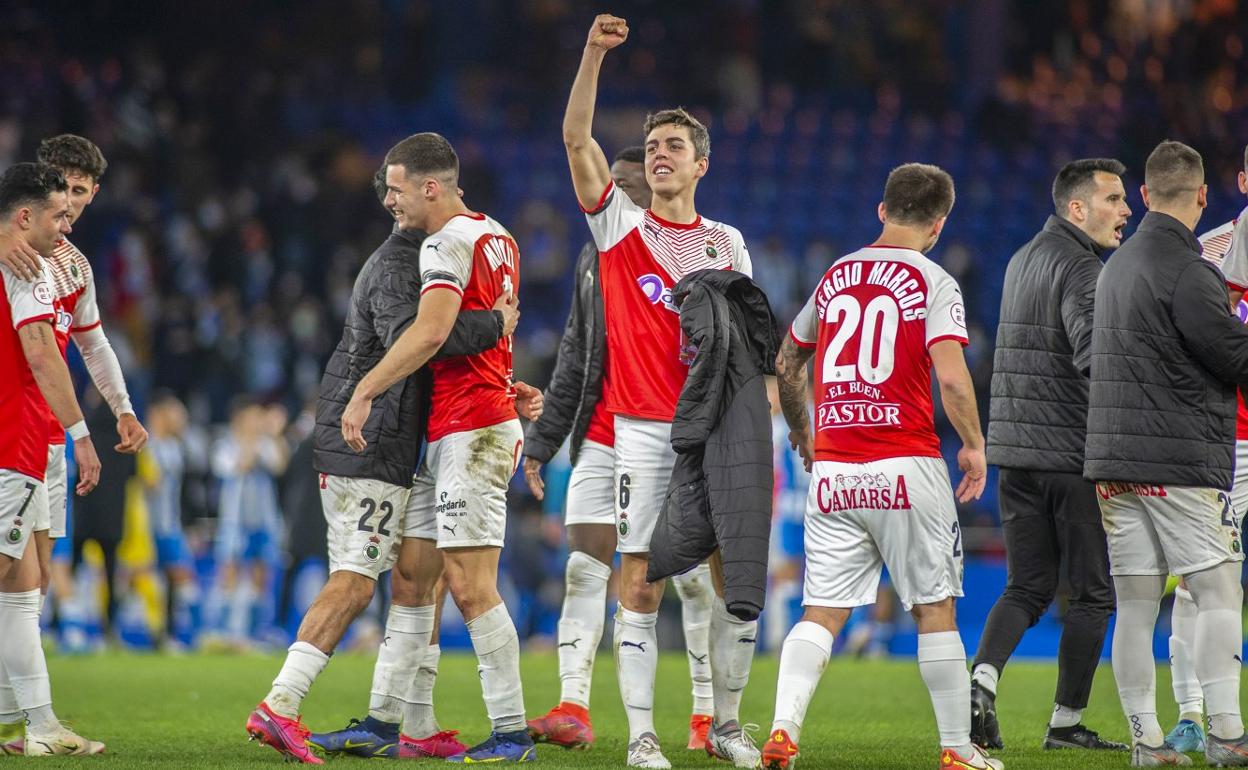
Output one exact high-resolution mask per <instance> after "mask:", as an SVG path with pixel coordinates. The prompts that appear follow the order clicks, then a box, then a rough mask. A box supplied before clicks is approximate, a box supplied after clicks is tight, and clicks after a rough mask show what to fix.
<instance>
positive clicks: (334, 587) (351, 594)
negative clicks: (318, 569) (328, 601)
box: [326, 570, 377, 615]
mask: <svg viewBox="0 0 1248 770" xmlns="http://www.w3.org/2000/svg"><path fill="white" fill-rule="evenodd" d="M376 585H377V583H376V581H374V580H372V579H371V578H369V577H367V576H365V575H361V574H358V573H356V572H350V571H347V570H340V571H338V572H335V573H333V574H332V575H330V576H329V584H328V585H327V586H326V587H327V588H328V589H330V591H331V592H332V594H333V596H334V598H335V599H336V600H337V602H336V603H338V604H339V605H340V606H342V607H343V608H344V609H345V610H346V611H347V612H350V613H352V614H353V615H357V614H359V613H361V612H363V611H364V608H365V607H367V606H368V604H369V602H371V601H372V600H373V589H374V588H375V587H376Z"/></svg>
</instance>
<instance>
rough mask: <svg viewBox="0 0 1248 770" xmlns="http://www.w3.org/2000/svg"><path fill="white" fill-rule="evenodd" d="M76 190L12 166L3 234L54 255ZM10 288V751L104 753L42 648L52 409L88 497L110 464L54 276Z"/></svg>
mask: <svg viewBox="0 0 1248 770" xmlns="http://www.w3.org/2000/svg"><path fill="white" fill-rule="evenodd" d="M66 189H67V185H66V183H65V178H64V177H62V176H61V174H60V173H59V172H58V171H57V170H56V169H54V168H52V167H51V166H47V165H44V164H34V163H18V164H16V165H14V166H11V167H10V168H9V169H8V170H7V171H5V172H4V175H3V176H0V234H3V235H4V236H6V240H7V241H8V242H13V241H22V242H24V243H26V244H27V245H29V246H30V247H32V248H33V249H34V250H35V251H36V252H38V253H39V254H41V255H47V254H50V253H51V252H52V250H53V249H54V248H55V246H56V243H57V241H58V240H59V239H60V238H62V237H63V236H64V235H66V234H68V233H69V231H70V226H69V208H70V204H69V200H68V197H67V195H66ZM45 262H46V260H45ZM0 283H2V284H3V287H4V292H3V293H2V294H0V304H2V305H3V313H2V315H3V316H4V323H3V324H2V325H0V326H2V328H0V413H2V414H3V415H4V420H3V422H0V629H3V630H2V631H0V669H3V671H4V674H5V677H4V680H3V681H2V682H0V740H2V741H3V742H2V743H0V750H2V753H6V754H7V753H15V752H20V753H24V754H26V755H27V756H39V755H48V754H99V753H100V752H102V751H104V744H102V743H99V742H97V741H89V740H86V739H85V738H82V737H81V736H79V735H76V734H75V733H74V732H72V731H71V730H69V729H68V728H66V727H65V726H64V725H62V724H61V723H60V721H59V720H57V718H56V715H55V714H54V713H53V711H52V688H51V684H50V682H49V679H48V668H47V661H46V660H45V659H44V655H43V647H42V646H41V644H40V641H39V610H40V605H41V600H40V591H39V580H40V573H39V559H38V556H37V554H36V552H35V546H34V538H33V537H32V536H31V533H32V532H33V531H34V528H35V526H36V524H37V522H39V521H41V520H45V519H46V517H47V515H48V513H47V506H48V501H47V488H46V486H45V484H44V475H45V473H46V472H47V454H48V422H47V410H48V408H49V407H50V408H51V410H52V412H53V413H54V414H56V415H57V417H58V419H59V420H60V421H61V425H63V426H66V427H67V428H68V430H69V432H70V436H71V437H72V438H73V440H74V459H75V461H76V462H77V463H78V467H79V481H78V487H77V491H78V494H80V495H83V494H86V493H88V492H90V491H91V489H93V488H94V487H95V485H96V483H97V482H98V481H99V477H100V461H99V458H98V457H97V456H96V453H95V446H94V445H93V444H92V442H91V437H90V435H89V433H88V431H87V428H86V423H85V422H84V421H83V418H82V411H81V410H80V409H79V408H78V401H77V399H76V398H75V397H74V389H73V385H72V383H71V382H70V379H69V369H68V368H67V366H66V364H65V359H64V358H63V357H62V355H61V351H60V350H59V349H58V347H57V341H56V333H55V329H54V324H55V323H56V320H57V311H58V307H57V306H56V305H55V304H54V296H53V289H52V286H51V276H50V274H49V273H48V272H47V271H46V267H45V268H44V272H43V273H41V274H40V275H39V276H38V277H36V279H35V280H34V281H25V280H22V279H21V278H19V277H18V276H17V275H16V274H15V273H14V272H12V271H11V270H10V269H9V268H8V267H7V266H0ZM19 747H20V748H19Z"/></svg>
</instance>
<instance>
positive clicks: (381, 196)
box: [373, 166, 390, 205]
mask: <svg viewBox="0 0 1248 770" xmlns="http://www.w3.org/2000/svg"><path fill="white" fill-rule="evenodd" d="M373 192H374V193H376V194H377V202H378V203H381V204H383V205H384V204H385V202H386V194H387V193H389V192H390V188H389V187H387V186H386V167H385V166H382V167H381V168H379V169H377V173H375V174H373Z"/></svg>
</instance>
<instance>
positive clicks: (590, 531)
mask: <svg viewBox="0 0 1248 770" xmlns="http://www.w3.org/2000/svg"><path fill="white" fill-rule="evenodd" d="M645 161H646V151H645V148H644V147H628V148H625V149H623V150H621V151H620V152H619V153H618V154H616V156H615V161H614V162H613V163H612V164H611V182H612V184H614V185H615V188H616V189H617V190H621V191H623V192H624V193H625V194H626V195H628V197H629V199H630V200H632V202H633V203H635V204H636V205H637V206H639V207H641V208H643V209H645V208H649V207H650V199H651V194H650V185H649V184H647V183H646V168H645ZM600 282H601V277H600V273H599V270H598V247H597V246H596V245H595V244H594V243H593V241H590V242H589V243H586V244H585V247H584V248H583V249H581V254H580V257H578V259H577V262H576V294H575V295H573V299H572V312H571V313H570V314H569V315H568V323H567V326H566V328H565V329H564V333H563V341H562V342H561V343H560V345H559V355H558V357H557V358H556V360H555V371H554V373H553V374H552V375H551V377H550V385H549V386H548V387H547V388H546V402H547V405H548V408H547V409H546V411H545V413H544V414H543V415H542V419H541V420H539V421H537V422H535V423H533V424H531V425H530V426H529V428H528V430H527V431H526V432H525V438H524V455H525V457H524V475H525V479H526V480H527V481H528V484H529V488H530V489H531V490H532V491H533V494H534V495H535V496H536V497H537V499H539V500H541V499H542V497H543V496H544V494H545V492H544V485H543V483H542V477H541V474H540V471H541V467H542V464H543V463H545V462H548V461H549V460H550V458H552V457H554V456H555V453H556V452H558V451H559V447H560V446H561V445H562V444H563V442H564V440H565V439H567V438H568V435H569V434H571V436H572V478H571V479H570V480H569V481H568V499H567V503H566V505H565V508H566V511H567V515H566V519H565V523H566V525H567V533H568V551H569V552H570V553H569V554H568V566H567V578H566V582H567V587H566V593H565V595H564V599H563V612H562V614H561V615H560V617H559V681H560V684H561V692H560V697H559V705H557V706H555V707H554V708H553V709H551V710H550V712H549V713H547V714H545V715H543V716H541V717H538V718H537V719H531V720H529V734H530V735H532V736H533V738H534V740H537V741H547V742H550V743H554V744H558V745H560V746H565V747H567V748H583V747H585V746H588V745H589V744H591V743H593V741H594V731H593V727H592V725H591V724H590V721H589V689H590V687H589V686H590V680H591V677H592V676H593V671H594V656H595V654H596V653H597V651H598V642H599V641H600V640H601V639H602V628H603V614H604V612H603V608H604V605H605V604H606V601H607V582H608V580H609V579H610V577H611V562H612V561H613V559H614V555H615V544H616V537H615V450H614V446H613V445H614V444H615V425H614V419H613V418H612V417H611V414H610V413H609V412H608V411H607V401H606V398H605V397H604V392H605V391H606V390H607V382H606V376H605V374H606V372H605V368H606V367H605V363H606V362H605V359H606V344H607V341H606V340H607V331H606V321H605V318H604V315H603V307H602V292H601V291H600V290H599V288H598V286H599V283H600ZM673 582H674V583H675V584H676V592H677V593H678V594H679V596H680V601H681V620H682V622H683V625H684V631H685V647H686V652H687V653H688V658H689V674H690V677H691V678H692V679H693V713H692V714H691V715H690V717H689V744H688V747H689V748H690V749H699V750H701V749H703V748H705V747H706V736H707V731H708V730H709V729H710V726H711V710H712V709H713V707H714V701H713V699H712V697H711V666H710V661H709V660H708V657H709V655H708V649H707V648H708V646H709V644H710V639H709V638H708V634H709V632H710V622H711V596H712V592H713V590H714V589H713V588H712V586H711V577H710V568H709V567H708V566H707V565H705V564H703V565H701V566H699V567H698V568H697V569H694V570H691V571H690V572H687V573H685V574H684V575H680V576H679V577H676V578H673Z"/></svg>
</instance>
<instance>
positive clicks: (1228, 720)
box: [1186, 562, 1244, 740]
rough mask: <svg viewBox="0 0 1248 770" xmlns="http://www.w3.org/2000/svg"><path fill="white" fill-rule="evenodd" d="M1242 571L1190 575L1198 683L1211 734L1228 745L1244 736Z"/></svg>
mask: <svg viewBox="0 0 1248 770" xmlns="http://www.w3.org/2000/svg"><path fill="white" fill-rule="evenodd" d="M1241 570H1242V565H1241V564H1240V562H1225V563H1223V564H1220V565H1218V566H1216V567H1213V568H1212V569H1208V570H1203V571H1201V572H1197V573H1194V574H1191V575H1187V576H1186V579H1187V587H1188V590H1190V591H1191V592H1192V596H1193V597H1194V598H1195V599H1196V606H1197V608H1198V609H1197V612H1196V644H1195V647H1194V650H1193V656H1192V657H1193V658H1195V662H1196V677H1197V678H1198V679H1200V686H1201V688H1202V689H1203V690H1204V693H1205V708H1206V709H1207V710H1208V712H1209V732H1210V733H1211V734H1212V735H1215V736H1217V737H1218V738H1221V739H1223V740H1235V739H1237V738H1239V737H1240V736H1242V735H1243V734H1244V721H1243V719H1242V717H1241V716H1240V711H1239V675H1240V669H1242V668H1243V663H1242V662H1240V658H1239V656H1240V653H1241V651H1242V645H1243V637H1242V636H1241V634H1242V630H1241V629H1242V624H1243V618H1242V614H1241V613H1242V612H1243V605H1244V589H1243V587H1242V586H1241V585H1240V582H1239V580H1240V574H1241Z"/></svg>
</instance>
